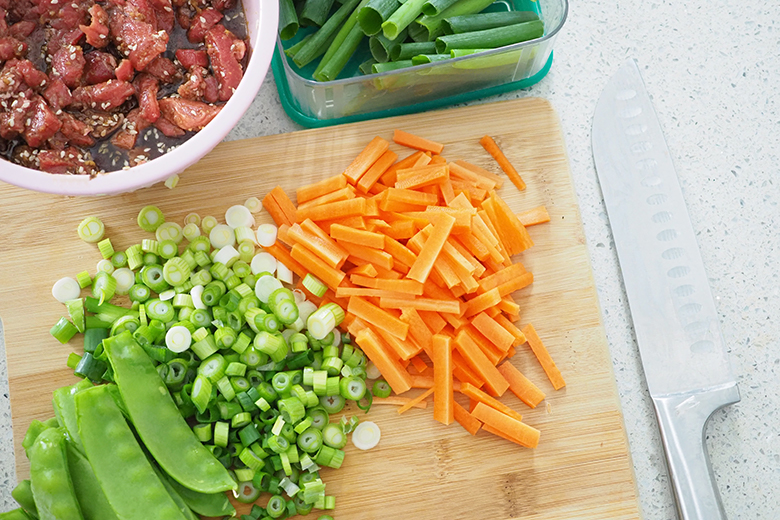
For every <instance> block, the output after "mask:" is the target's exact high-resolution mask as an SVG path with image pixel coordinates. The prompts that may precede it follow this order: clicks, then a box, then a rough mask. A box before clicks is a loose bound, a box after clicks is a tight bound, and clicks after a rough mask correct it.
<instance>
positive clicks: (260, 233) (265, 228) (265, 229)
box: [255, 0, 357, 247]
mask: <svg viewBox="0 0 780 520" xmlns="http://www.w3.org/2000/svg"><path fill="white" fill-rule="evenodd" d="M349 1H351V2H355V0H349ZM355 3H357V2H355ZM278 231H279V229H278V228H277V227H276V226H274V225H273V224H260V225H259V226H258V227H257V232H256V233H255V235H256V237H257V243H258V244H260V245H261V246H263V247H271V246H272V245H274V244H275V243H276V235H277V233H278Z"/></svg>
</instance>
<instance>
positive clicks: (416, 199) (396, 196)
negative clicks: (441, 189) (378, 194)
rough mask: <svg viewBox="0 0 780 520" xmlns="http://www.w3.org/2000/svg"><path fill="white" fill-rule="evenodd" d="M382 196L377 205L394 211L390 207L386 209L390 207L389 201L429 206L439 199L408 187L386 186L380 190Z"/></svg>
mask: <svg viewBox="0 0 780 520" xmlns="http://www.w3.org/2000/svg"><path fill="white" fill-rule="evenodd" d="M382 196H383V197H384V200H383V202H382V203H380V205H379V207H380V208H382V210H384V211H394V210H392V209H386V208H390V207H391V206H390V204H389V203H391V202H400V203H403V204H411V205H414V206H430V205H433V204H436V203H437V202H438V201H439V197H437V196H436V195H431V194H430V193H425V192H421V191H415V190H412V189H408V188H387V190H386V191H384V192H382ZM412 211H414V210H412Z"/></svg>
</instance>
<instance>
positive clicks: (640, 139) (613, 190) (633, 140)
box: [593, 59, 739, 520]
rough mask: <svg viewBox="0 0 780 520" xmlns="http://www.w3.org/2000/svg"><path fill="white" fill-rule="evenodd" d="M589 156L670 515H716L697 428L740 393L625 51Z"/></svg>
mask: <svg viewBox="0 0 780 520" xmlns="http://www.w3.org/2000/svg"><path fill="white" fill-rule="evenodd" d="M593 158H594V160H595V163H596V170H597V172H598V176H599V182H600V184H601V191H602V193H603V195H604V202H605V204H606V207H607V213H608V215H609V221H610V225H611V227H612V234H613V237H614V239H615V247H616V248H617V253H618V259H619V261H620V269H621V271H622V273H623V282H624V284H625V288H626V294H627V296H628V304H629V307H630V309H631V317H632V318H633V321H634V331H635V334H636V340H637V343H638V345H639V353H640V356H641V359H642V366H643V368H644V372H645V378H646V379H647V386H648V389H649V391H650V396H651V398H652V401H653V405H654V406H655V411H656V416H657V419H658V424H659V427H660V430H661V438H662V440H663V445H664V450H665V452H666V459H667V464H668V469H669V474H670V476H671V480H672V484H673V487H674V493H675V499H676V502H677V508H678V511H679V514H680V516H681V518H683V519H685V520H719V519H723V520H725V518H726V516H725V514H724V512H723V506H722V504H721V500H720V495H719V493H718V489H717V486H716V483H715V479H714V478H713V475H712V468H711V466H710V461H709V456H708V454H707V448H706V444H705V442H704V428H705V426H706V423H707V421H708V419H709V417H710V415H711V414H712V413H713V412H714V411H715V410H717V409H719V408H721V407H723V406H725V405H728V404H732V403H736V402H738V401H739V390H738V388H737V383H736V381H735V379H734V376H733V375H732V373H731V369H730V367H729V361H728V355H727V353H726V348H725V345H724V342H723V338H722V336H721V333H720V328H719V324H718V315H717V311H716V309H715V303H714V301H713V299H712V294H711V292H710V287H709V283H708V281H707V275H706V272H705V270H704V264H703V263H702V259H701V253H700V252H699V247H698V245H697V243H696V236H695V234H694V232H693V227H692V226H691V222H690V219H689V217H688V210H687V208H686V206H685V200H684V199H683V194H682V190H681V189H680V184H679V181H678V179H677V173H676V172H675V170H674V165H673V164H672V160H671V157H670V155H669V150H668V148H667V146H666V141H665V140H664V136H663V134H662V132H661V127H660V124H659V123H658V118H657V116H656V114H655V111H654V110H653V105H652V103H651V101H650V97H649V95H648V94H647V91H646V90H645V86H644V82H643V81H642V76H641V75H640V73H639V68H638V67H637V64H636V61H635V60H633V59H632V60H629V61H628V62H626V63H625V64H624V65H623V66H622V67H621V68H620V70H619V71H618V72H617V73H616V74H615V75H614V76H613V77H612V78H611V79H610V80H609V82H608V83H607V85H606V87H605V88H604V91H603V92H602V94H601V97H600V99H599V101H598V104H597V105H596V112H595V115H594V117H593Z"/></svg>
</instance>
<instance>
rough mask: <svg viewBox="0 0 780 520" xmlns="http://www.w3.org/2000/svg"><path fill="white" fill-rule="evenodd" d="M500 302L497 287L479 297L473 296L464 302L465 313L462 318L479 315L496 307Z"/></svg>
mask: <svg viewBox="0 0 780 520" xmlns="http://www.w3.org/2000/svg"><path fill="white" fill-rule="evenodd" d="M500 302H501V294H500V293H499V292H498V287H495V288H493V289H490V290H489V291H486V292H484V293H482V294H480V295H479V296H475V297H474V298H472V299H470V300H469V301H468V302H466V305H467V307H466V312H465V313H463V316H465V317H466V318H470V317H471V316H474V315H475V314H479V313H480V312H482V311H484V310H485V309H487V308H489V307H493V306H495V305H498V304H499V303H500Z"/></svg>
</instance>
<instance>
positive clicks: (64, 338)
mask: <svg viewBox="0 0 780 520" xmlns="http://www.w3.org/2000/svg"><path fill="white" fill-rule="evenodd" d="M77 332H78V329H77V328H76V326H75V325H73V324H72V323H71V322H70V321H68V320H67V318H64V317H62V318H60V319H59V321H58V322H57V323H55V324H54V326H53V327H52V328H51V330H49V333H50V334H51V335H52V336H54V338H55V339H56V340H57V341H59V342H60V343H62V344H65V343H67V342H68V341H70V339H71V338H72V337H73V336H75V335H76V333H77Z"/></svg>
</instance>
